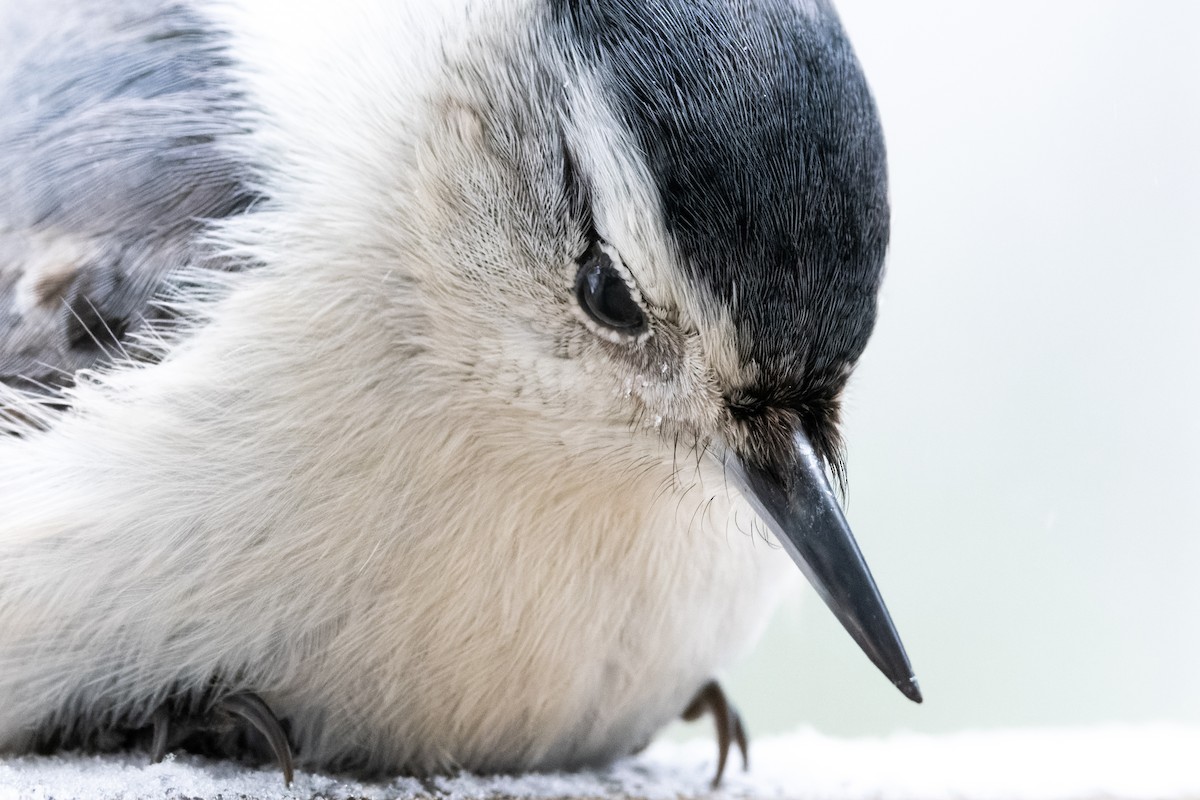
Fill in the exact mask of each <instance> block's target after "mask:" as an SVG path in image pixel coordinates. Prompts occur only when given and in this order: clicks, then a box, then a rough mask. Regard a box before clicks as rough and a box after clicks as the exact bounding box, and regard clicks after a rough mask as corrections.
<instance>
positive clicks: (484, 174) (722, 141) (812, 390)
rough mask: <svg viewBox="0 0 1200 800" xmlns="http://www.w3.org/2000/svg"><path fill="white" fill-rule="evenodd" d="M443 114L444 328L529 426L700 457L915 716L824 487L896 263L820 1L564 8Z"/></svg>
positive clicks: (866, 103)
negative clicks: (848, 394)
mask: <svg viewBox="0 0 1200 800" xmlns="http://www.w3.org/2000/svg"><path fill="white" fill-rule="evenodd" d="M534 6H535V7H534V8H533V9H532V10H528V9H526V10H527V12H528V13H527V14H525V15H521V19H520V20H512V19H508V18H504V19H500V20H498V21H494V23H489V24H494V27H493V28H489V25H482V26H481V29H482V30H483V32H482V33H479V34H478V36H477V37H476V38H475V40H474V41H473V42H472V45H471V47H469V48H464V49H463V51H462V52H461V53H459V54H457V55H455V56H453V57H452V59H451V60H452V64H453V68H452V69H450V70H449V71H448V72H447V73H446V74H447V76H448V77H446V78H445V82H444V84H443V85H442V86H441V87H440V89H439V91H438V92H437V93H436V94H435V95H434V99H433V100H432V101H431V103H432V105H433V111H432V113H431V114H430V115H429V118H430V119H431V120H432V122H431V123H430V125H429V128H428V130H426V132H425V133H424V135H423V136H422V137H421V144H420V146H419V148H418V152H417V155H416V162H417V163H418V164H419V165H421V170H422V174H423V179H422V181H421V182H420V184H419V186H418V189H417V191H416V193H415V198H416V204H417V206H418V207H419V208H420V209H421V213H420V221H419V229H420V231H421V232H422V234H421V235H422V236H424V237H425V238H426V243H427V244H426V246H427V247H428V248H432V249H435V250H436V251H437V256H436V257H432V258H430V259H429V261H430V263H434V262H439V263H451V264H453V265H454V268H453V269H445V270H438V271H436V272H431V273H430V274H426V275H424V276H422V278H421V282H422V284H423V285H424V288H425V292H424V294H425V296H426V297H427V298H432V300H431V301H430V305H431V307H432V308H433V311H432V316H433V318H434V319H433V320H432V322H431V323H430V324H433V325H438V326H445V327H447V328H448V329H456V330H459V331H462V332H463V337H462V338H463V341H462V342H461V343H460V344H461V348H462V349H461V353H460V359H461V361H462V362H463V363H464V364H468V363H469V367H468V368H469V369H471V370H473V371H476V372H480V373H486V378H487V380H486V381H482V383H483V384H484V385H486V386H487V387H488V390H489V391H491V392H494V393H497V394H499V395H501V396H502V397H503V399H504V401H505V402H506V403H510V404H512V405H514V406H517V407H521V408H524V409H527V410H529V411H530V413H533V414H537V415H542V416H544V417H549V418H552V419H553V420H554V421H555V422H556V423H558V422H563V421H567V420H569V422H570V424H571V425H572V426H576V427H579V426H584V427H588V426H590V427H591V429H593V430H604V431H608V432H610V435H611V437H612V441H611V444H612V445H614V446H616V445H619V443H620V441H622V440H624V439H629V438H631V437H632V438H633V439H637V438H639V437H657V438H659V439H662V440H664V441H671V440H677V439H679V438H680V437H682V438H684V439H686V440H687V441H689V442H692V443H700V445H701V450H702V451H703V452H707V453H708V454H709V455H708V456H707V457H708V458H711V459H713V460H715V461H716V462H718V463H719V464H720V465H721V468H722V469H724V471H725V474H726V475H728V477H729V478H730V485H731V486H734V487H736V490H737V491H738V492H740V493H741V494H742V495H743V496H744V497H745V498H746V499H747V500H748V501H749V503H750V504H751V505H752V506H753V507H754V508H755V510H756V511H757V512H758V514H759V516H760V517H761V518H762V519H763V520H764V521H765V522H766V524H767V526H768V527H769V528H770V530H771V531H772V532H773V533H774V535H775V536H776V537H777V538H778V540H779V542H780V543H781V544H782V545H783V546H784V547H785V548H786V549H787V550H788V552H789V553H790V554H791V555H792V557H793V558H794V559H795V560H796V562H797V564H798V565H799V566H800V568H801V569H802V570H803V571H804V573H805V574H806V575H807V577H808V578H809V580H810V581H811V582H812V583H813V585H814V586H815V587H816V589H817V591H818V592H819V593H820V594H821V595H822V596H823V598H824V599H825V601H826V602H827V603H828V604H829V606H830V607H831V608H832V609H833V611H834V613H835V614H836V615H837V616H838V618H839V619H840V620H841V622H842V623H843V625H845V627H846V628H847V630H848V631H849V632H850V633H851V635H852V636H853V637H854V638H855V640H856V641H857V642H858V643H859V645H860V646H862V647H863V649H864V650H865V651H866V653H867V654H868V655H869V656H870V658H871V659H872V660H873V661H874V662H875V663H876V665H877V666H879V667H880V669H882V670H883V672H884V673H885V674H886V675H887V676H888V677H889V678H890V679H891V680H892V682H893V683H894V684H895V685H896V686H897V687H899V688H900V690H901V691H902V692H904V694H905V695H907V696H908V697H910V698H912V699H914V700H918V701H919V699H920V692H919V690H918V688H917V684H916V682H915V679H914V678H913V675H912V670H911V668H910V667H909V665H908V661H907V658H906V656H905V653H904V650H903V647H902V645H901V643H900V640H899V638H898V636H897V634H896V632H895V630H894V628H893V626H892V623H891V620H890V618H889V616H888V613H887V610H886V608H885V607H884V604H883V601H882V600H881V598H880V596H879V593H878V591H877V590H876V587H875V584H874V582H873V580H872V578H871V576H870V573H869V571H868V569H867V567H866V565H865V563H864V561H863V560H862V557H861V555H860V553H859V551H858V548H857V546H856V545H855V543H854V539H853V537H852V536H851V534H850V530H849V528H848V527H847V525H846V522H845V520H844V518H843V515H842V512H841V510H840V509H839V506H838V502H837V499H836V497H835V495H834V493H833V491H832V490H831V488H830V481H829V478H828V476H829V475H830V474H833V475H835V476H836V475H839V474H840V466H839V465H840V461H839V458H840V455H839V436H838V409H839V403H840V398H841V395H842V391H843V389H844V387H845V384H846V381H847V378H848V377H849V375H850V373H851V370H852V369H853V367H854V365H855V362H856V361H857V360H858V358H859V356H860V355H861V354H862V352H863V348H864V347H865V345H866V343H867V339H868V337H869V335H870V333H871V330H872V327H873V325H874V321H875V312H876V295H877V291H878V288H879V284H880V277H881V273H882V268H883V260H884V253H885V250H886V248H887V242H888V218H889V211H888V199H887V181H886V165H885V154H884V145H883V139H882V135H881V130H880V124H879V121H878V117H877V115H876V110H875V106H874V103H873V101H872V99H871V96H870V93H869V91H868V89H867V85H866V83H865V81H864V79H863V77H862V74H861V71H860V69H859V66H858V63H857V61H856V59H855V56H854V54H853V52H852V50H851V48H850V45H849V43H848V42H847V40H846V38H845V35H844V33H843V31H842V29H841V26H840V24H839V22H838V19H837V17H836V15H835V14H834V12H833V11H832V9H830V8H829V7H828V5H827V4H826V3H825V2H822V0H690V1H689V2H682V0H545V1H544V2H542V3H536V4H534Z"/></svg>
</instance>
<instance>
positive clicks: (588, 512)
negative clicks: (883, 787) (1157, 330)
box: [0, 0, 920, 773]
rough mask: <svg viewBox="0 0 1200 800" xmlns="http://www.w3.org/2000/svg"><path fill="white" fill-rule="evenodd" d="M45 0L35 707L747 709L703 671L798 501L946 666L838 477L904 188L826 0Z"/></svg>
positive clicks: (487, 725)
mask: <svg viewBox="0 0 1200 800" xmlns="http://www.w3.org/2000/svg"><path fill="white" fill-rule="evenodd" d="M34 6H35V3H34V2H33V0H5V2H4V3H3V4H0V108H2V109H3V114H2V115H0V376H2V379H3V380H4V381H6V382H7V383H8V384H9V385H10V388H9V389H8V390H6V391H7V394H6V395H4V401H3V404H2V407H3V409H5V410H4V411H3V414H4V415H5V418H6V419H7V420H8V422H7V423H6V424H7V427H8V429H9V434H10V435H8V436H6V437H3V438H0V749H4V750H9V751H13V750H18V751H19V750H24V749H29V748H33V747H37V746H45V745H47V744H48V743H50V744H53V743H72V742H76V743H78V742H83V743H93V744H95V743H104V742H112V741H115V738H119V736H118V735H119V734H121V732H122V731H129V730H135V729H146V730H147V731H148V730H149V729H151V728H152V729H153V730H154V741H153V748H154V750H155V751H156V753H158V754H161V752H162V751H163V750H164V749H165V748H166V747H167V746H169V744H171V743H173V742H175V741H176V740H177V739H179V738H180V737H181V735H182V734H181V733H180V732H183V733H187V732H189V731H190V730H191V728H190V727H189V723H188V722H187V720H188V719H189V718H190V719H192V720H193V721H195V720H197V719H207V723H206V724H211V725H213V726H216V727H220V725H218V724H217V722H214V721H213V720H214V719H216V718H217V717H219V716H221V715H222V714H223V715H225V716H230V715H232V716H233V717H240V718H242V719H245V720H248V721H249V722H250V723H251V724H252V727H254V728H256V729H258V730H259V731H260V732H261V733H263V734H264V736H266V738H267V739H268V740H269V741H270V742H271V744H272V746H273V748H274V749H275V750H276V751H277V752H279V754H280V758H281V759H282V760H284V761H285V762H286V761H287V759H288V754H287V751H288V748H289V744H288V740H290V745H291V747H292V748H294V750H295V752H296V754H297V757H298V758H299V760H300V762H301V763H303V764H307V765H311V766H313V767H321V768H334V769H357V770H365V771H385V770H386V771H398V770H402V771H411V772H417V773H427V772H430V771H435V770H441V769H446V768H450V767H456V766H457V767H465V768H468V769H471V770H477V771H493V770H500V771H507V770H526V769H535V768H557V767H578V766H583V765H592V764H599V763H603V762H606V761H609V760H610V759H613V758H615V757H618V756H621V755H623V754H626V753H629V752H631V751H634V750H636V749H637V748H639V747H641V746H643V745H644V744H645V743H646V742H647V741H648V740H649V739H650V737H651V736H652V735H653V734H654V733H655V732H656V731H657V730H658V729H659V728H660V727H662V726H663V725H664V724H665V723H666V722H668V721H669V720H671V719H672V718H675V717H677V716H679V715H680V714H681V712H683V711H685V709H686V710H687V712H688V714H689V715H692V716H694V715H695V714H696V713H699V712H700V711H703V710H704V709H705V708H710V709H712V710H713V711H714V712H716V713H717V715H718V716H720V717H721V718H722V719H724V720H725V722H724V723H722V733H723V734H724V735H725V736H726V738H728V737H730V736H733V737H734V738H736V736H737V735H738V734H740V726H739V725H738V723H737V720H736V715H734V714H732V712H730V711H729V710H728V709H727V708H725V707H724V702H723V700H722V699H721V697H720V692H719V690H718V689H717V688H716V687H715V685H713V684H710V681H711V680H712V678H713V676H714V675H715V674H717V673H718V672H719V671H720V670H721V669H722V668H723V667H725V666H726V665H727V664H728V663H729V661H730V660H731V659H732V658H733V657H734V656H735V655H737V654H738V653H739V652H740V651H742V650H743V649H744V648H745V647H746V646H747V645H748V643H750V642H751V641H752V640H753V639H754V638H755V636H756V635H757V633H758V632H759V630H760V629H761V627H762V625H763V623H764V621H765V618H766V616H767V614H768V613H769V611H770V610H771V608H772V606H773V603H774V602H775V600H776V598H777V597H778V596H779V594H780V591H781V587H782V586H783V584H784V583H786V578H787V577H788V576H789V575H790V574H791V573H792V572H793V571H794V569H793V567H792V565H791V564H790V563H789V562H788V559H787V557H786V556H784V555H783V552H782V551H781V550H780V548H778V547H777V546H775V541H776V540H777V541H778V543H779V544H781V545H782V546H783V550H784V551H786V552H787V553H788V554H790V555H791V557H792V559H794V560H795V562H796V563H797V564H799V566H800V568H801V570H802V571H803V572H804V573H805V574H806V575H807V577H808V578H809V580H810V581H811V582H812V583H813V585H814V586H815V587H816V588H817V590H818V592H819V593H820V594H821V595H822V596H823V597H824V599H825V601H826V602H827V603H828V604H829V606H830V607H831V608H832V609H833V611H834V613H835V614H837V616H838V618H839V619H840V620H841V621H842V623H843V624H844V625H845V627H846V628H847V630H848V631H849V632H850V633H851V635H852V636H853V637H854V638H855V640H856V641H857V642H858V643H859V645H861V646H862V648H863V649H864V650H865V651H866V653H867V654H868V655H869V656H870V658H871V659H872V660H873V661H874V662H875V664H877V665H878V666H879V668H880V669H881V670H883V672H884V673H885V674H886V675H887V677H888V678H889V679H890V680H891V681H892V682H893V683H895V685H896V686H897V687H899V688H900V690H901V691H902V692H904V693H905V694H906V695H907V696H908V697H910V698H912V699H914V700H919V699H920V694H919V690H918V689H917V685H916V682H915V679H914V678H913V676H912V670H911V669H910V667H909V664H908V661H907V658H906V656H905V654H904V651H903V648H902V646H901V644H900V640H899V638H898V637H897V635H896V632H895V630H894V628H893V626H892V623H891V621H890V619H889V617H888V614H887V611H886V609H885V607H884V605H883V602H882V600H881V599H880V597H879V594H878V592H877V590H876V588H875V585H874V583H873V581H872V579H871V576H870V574H869V572H868V570H867V568H866V565H865V563H864V562H863V560H862V558H861V556H860V554H859V551H858V549H857V547H856V545H855V544H854V540H853V538H852V537H851V534H850V531H849V529H848V528H847V526H846V523H845V521H844V518H843V516H842V514H841V511H840V510H839V507H838V504H837V501H836V499H835V496H834V494H833V491H832V490H831V488H830V483H829V480H828V479H827V469H831V470H832V471H834V472H837V465H838V463H839V461H838V457H839V456H838V452H839V445H838V436H837V423H838V405H839V397H840V394H841V392H842V390H843V386H844V385H845V383H846V380H847V378H848V376H849V374H850V371H851V368H852V367H853V365H854V363H855V362H856V360H857V359H858V357H859V355H860V354H861V352H862V350H863V347H864V346H865V344H866V342H867V338H868V335H869V334H870V331H871V329H872V326H873V323H874V317H875V304H876V293H877V289H878V285H879V280H880V275H881V269H882V263H883V258H884V251H885V249H886V245H887V237H888V204H887V196H886V177H885V159H884V148H883V143H882V137H881V133H880V127H879V123H878V120H877V117H876V112H875V108H874V105H873V103H872V100H871V97H870V95H869V92H868V90H867V87H866V84H865V83H864V80H863V78H862V76H861V74H860V70H859V67H858V65H857V62H856V60H855V57H854V55H853V53H852V51H851V48H850V46H849V44H848V43H847V41H846V39H845V37H844V34H843V32H842V29H841V27H840V24H839V22H838V20H837V17H836V15H835V13H834V12H833V10H832V9H831V8H830V6H829V5H828V4H827V3H826V2H825V1H824V0H489V1H488V2H482V1H481V2H470V1H469V0H439V1H438V2H415V1H414V2H392V1H391V0H355V2H346V3H336V4H334V3H299V4H297V3H293V2H291V0H213V1H212V2H208V0H194V1H193V0H173V1H171V2H167V1H166V0H120V2H110V0H54V1H53V2H51V3H49V4H47V3H46V2H44V0H37V3H36V6H37V8H36V10H35V8H34ZM155 293H161V294H163V296H164V297H165V300H162V301H160V303H159V304H158V305H154V306H148V305H147V303H148V301H149V299H150V297H151V296H152V295H153V294H155ZM151 308H153V309H155V310H154V311H153V312H151V311H150V310H149V309H151ZM147 316H151V317H154V318H155V320H157V321H154V322H152V323H151V324H149V325H144V324H143V320H144V319H145V318H146V317H147ZM117 346H120V347H123V348H124V354H123V355H121V356H120V357H119V358H116V359H114V360H113V362H112V363H109V364H107V365H105V366H102V367H99V368H96V369H92V368H91V367H92V366H93V364H94V362H95V361H96V360H97V359H98V358H101V357H103V356H105V355H107V354H111V351H112V350H113V349H114V347H117ZM101 360H103V359H102V358H101ZM80 370H82V372H80ZM72 383H73V385H65V384H72ZM47 385H54V386H57V388H54V389H53V391H50V392H48V393H42V395H41V396H40V397H38V396H36V395H35V393H36V392H37V390H38V388H39V387H41V386H47ZM693 698H695V701H694V702H692V703H690V704H689V700H692V699H693ZM280 720H282V724H281V723H280ZM114 737H115V738H114ZM724 749H725V748H724V747H723V748H722V751H724ZM722 754H723V753H722Z"/></svg>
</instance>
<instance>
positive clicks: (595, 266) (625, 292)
mask: <svg viewBox="0 0 1200 800" xmlns="http://www.w3.org/2000/svg"><path fill="white" fill-rule="evenodd" d="M575 298H576V300H577V301H578V302H579V307H580V308H581V309H583V311H584V313H586V314H587V315H588V317H590V318H591V319H592V321H593V322H595V323H596V324H597V325H599V326H600V327H601V328H602V329H603V330H606V331H611V332H613V333H616V334H618V335H620V336H622V337H636V336H639V335H641V334H642V333H644V332H645V331H646V329H647V319H646V313H645V311H643V310H642V307H641V305H640V304H639V302H638V299H637V298H636V297H635V296H634V293H633V289H632V287H630V285H629V282H628V281H627V280H626V279H625V276H624V275H622V274H621V270H619V269H618V268H617V266H616V265H615V264H614V263H613V259H612V257H611V256H609V254H608V253H607V252H606V248H605V247H604V245H603V244H601V243H600V242H598V241H597V242H593V243H592V245H591V246H590V247H589V248H588V249H587V252H585V253H584V254H583V256H582V257H581V258H580V259H579V271H578V272H577V273H576V274H575Z"/></svg>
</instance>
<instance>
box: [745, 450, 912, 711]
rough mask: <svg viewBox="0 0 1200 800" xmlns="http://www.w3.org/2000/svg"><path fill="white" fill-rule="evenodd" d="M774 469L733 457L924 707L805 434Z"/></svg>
mask: <svg viewBox="0 0 1200 800" xmlns="http://www.w3.org/2000/svg"><path fill="white" fill-rule="evenodd" d="M793 442H794V446H793V448H792V450H791V452H790V453H788V454H787V455H786V456H784V457H783V458H781V459H777V460H775V462H774V463H768V464H763V463H761V462H760V461H756V460H755V459H753V458H751V457H743V456H739V455H737V454H735V453H730V457H729V461H728V462H727V465H728V468H729V469H728V474H729V475H730V477H731V478H733V479H734V481H735V483H736V484H738V488H739V489H740V490H741V492H742V494H743V495H745V497H746V499H747V500H749V501H750V504H751V505H752V506H753V507H754V510H755V511H757V512H758V515H759V516H760V517H762V519H763V521H764V522H766V523H767V525H768V526H769V527H770V529H771V532H772V533H774V534H775V537H776V538H777V539H778V540H779V543H780V544H782V545H783V548H784V549H785V550H787V551H788V554H789V555H791V557H792V559H793V560H794V561H795V562H796V564H797V565H798V566H799V567H800V571H801V572H803V573H804V576H805V577H806V578H808V580H809V582H810V583H811V584H812V585H813V588H815V589H816V590H817V594H819V595H821V599H822V600H824V601H825V604H826V605H827V606H829V608H830V610H832V611H833V613H834V615H835V616H836V617H837V618H838V620H839V621H840V622H841V623H842V625H843V627H845V629H846V630H847V631H848V632H849V633H850V635H851V636H852V637H853V638H854V641H856V642H858V646H859V647H861V648H862V649H863V652H864V653H866V654H867V657H868V658H870V659H871V661H872V662H873V663H874V664H875V666H877V667H879V669H880V670H881V671H882V672H883V674H884V675H886V676H887V678H888V680H890V681H891V682H892V683H893V684H895V685H896V688H897V689H899V690H900V691H901V692H902V693H903V694H904V696H905V697H907V698H908V699H910V700H912V701H914V702H917V703H919V702H921V689H920V687H919V686H918V685H917V679H916V676H914V675H913V671H912V666H910V665H909V663H908V655H907V654H905V652H904V645H903V644H902V643H901V642H900V636H899V634H897V633H896V627H895V626H894V625H893V624H892V618H891V616H890V615H889V614H888V610H887V606H885V605H884V604H883V598H882V597H880V596H879V589H878V588H876V586H875V580H874V579H873V578H872V577H871V571H870V570H869V569H867V562H866V561H864V560H863V556H862V552H861V551H859V549H858V544H857V543H856V542H855V541H854V535H853V534H851V533H850V526H849V525H847V524H846V518H845V516H843V514H842V509H841V507H840V506H839V505H838V502H837V498H836V497H834V494H833V489H832V488H831V487H830V485H829V480H828V479H827V478H826V477H825V469H824V466H823V465H822V463H821V460H820V459H819V458H818V457H817V454H816V452H815V451H814V450H813V447H812V444H811V443H810V442H809V441H808V438H807V437H806V436H805V435H804V434H803V433H797V434H795V437H794V440H793Z"/></svg>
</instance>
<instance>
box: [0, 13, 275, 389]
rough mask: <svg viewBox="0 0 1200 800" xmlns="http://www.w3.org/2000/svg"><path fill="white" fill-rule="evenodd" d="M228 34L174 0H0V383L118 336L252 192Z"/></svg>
mask: <svg viewBox="0 0 1200 800" xmlns="http://www.w3.org/2000/svg"><path fill="white" fill-rule="evenodd" d="M227 73H228V60H227V56H226V54H225V50H224V46H223V40H222V37H221V35H220V33H219V32H218V31H216V30H214V29H213V27H212V26H211V25H210V24H208V23H207V22H206V21H205V20H204V19H203V18H202V17H201V16H200V15H199V14H197V13H195V12H194V11H193V10H192V9H189V8H188V7H187V6H186V5H181V4H179V3H165V2H157V1H156V0H119V1H118V2H112V0H51V2H46V0H39V1H38V2H31V1H30V0H0V382H5V383H9V384H13V385H18V386H22V387H25V388H28V387H33V386H38V385H50V386H55V385H63V384H65V383H69V382H70V381H71V377H72V375H73V374H74V373H75V372H76V371H77V370H79V369H82V368H86V367H90V366H93V365H94V364H96V362H97V361H99V360H103V359H104V358H106V357H107V356H108V355H109V354H111V353H112V352H114V351H116V350H118V349H119V347H120V345H119V341H120V340H121V339H122V338H123V337H125V336H126V335H127V334H128V333H130V332H132V331H133V330H135V329H136V328H137V327H139V326H140V325H141V324H143V322H144V320H145V319H146V318H147V317H150V316H153V315H154V314H156V313H159V312H155V311H152V310H151V309H152V306H151V300H152V298H153V296H154V294H155V293H156V292H157V291H158V290H159V289H160V288H161V286H162V283H163V281H164V279H165V278H166V277H167V276H168V274H169V273H170V272H171V271H172V270H174V269H176V268H178V267H181V266H184V265H189V264H194V263H198V262H201V261H204V260H205V254H204V253H203V245H202V243H201V240H200V239H199V238H198V234H199V233H201V232H202V231H203V229H204V226H205V224H206V221H208V220H212V219H217V218H221V217H224V216H227V215H230V214H235V213H238V212H239V211H241V210H244V209H245V208H246V207H247V206H248V205H249V204H250V203H252V202H253V200H254V195H253V192H252V191H251V190H250V188H249V185H248V184H249V181H248V170H247V169H246V167H245V165H244V164H243V163H242V162H241V161H240V160H239V158H237V157H236V156H235V155H233V151H232V149H231V148H229V147H228V146H227V145H228V141H229V139H230V138H231V137H234V136H236V135H238V133H239V132H240V126H239V122H238V111H239V108H240V98H239V97H238V94H237V92H236V89H235V88H234V87H233V86H232V85H231V83H230V80H229V79H228V75H227Z"/></svg>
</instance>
